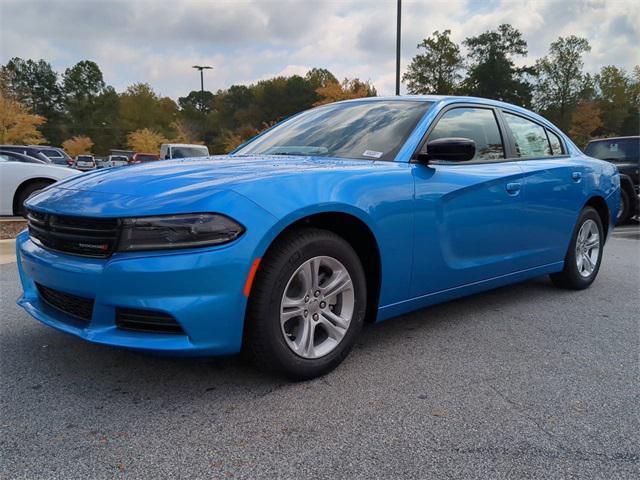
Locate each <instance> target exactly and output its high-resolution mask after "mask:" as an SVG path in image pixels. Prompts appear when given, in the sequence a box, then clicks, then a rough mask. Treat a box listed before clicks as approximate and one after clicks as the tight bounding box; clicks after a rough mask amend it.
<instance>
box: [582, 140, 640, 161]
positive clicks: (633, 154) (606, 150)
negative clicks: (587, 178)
mask: <svg viewBox="0 0 640 480" xmlns="http://www.w3.org/2000/svg"><path fill="white" fill-rule="evenodd" d="M639 145H640V139H638V138H618V139H613V138H612V139H611V140H598V141H597V142H591V143H589V145H587V150H586V152H585V153H586V154H587V155H589V156H590V157H595V158H599V159H601V160H608V161H610V162H632V161H636V162H637V161H638V156H639Z"/></svg>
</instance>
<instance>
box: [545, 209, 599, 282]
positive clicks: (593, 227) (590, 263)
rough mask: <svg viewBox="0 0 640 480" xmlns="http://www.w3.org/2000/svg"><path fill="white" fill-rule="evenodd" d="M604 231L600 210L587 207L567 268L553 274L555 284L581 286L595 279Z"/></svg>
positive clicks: (575, 231)
mask: <svg viewBox="0 0 640 480" xmlns="http://www.w3.org/2000/svg"><path fill="white" fill-rule="evenodd" d="M603 232H604V230H603V228H602V221H601V220H600V216H599V215H598V212H596V211H595V210H594V209H593V208H591V207H586V208H584V209H583V210H582V212H581V213H580V218H579V219H578V223H577V224H576V228H575V230H574V232H573V237H572V238H571V243H570V244H569V250H568V251H567V254H566V256H565V259H564V269H563V270H562V272H560V273H554V274H552V275H551V280H552V281H553V283H554V285H556V286H558V287H561V288H570V289H574V290H581V289H583V288H587V287H588V286H589V285H591V284H592V283H593V281H594V280H595V278H596V276H597V275H598V271H599V270H600V262H601V261H602V251H603V246H604V235H603Z"/></svg>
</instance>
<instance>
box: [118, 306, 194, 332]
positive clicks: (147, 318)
mask: <svg viewBox="0 0 640 480" xmlns="http://www.w3.org/2000/svg"><path fill="white" fill-rule="evenodd" d="M116 326H117V327H118V328H120V329H122V330H132V331H135V332H148V333H173V334H179V335H184V334H185V332H184V330H183V329H182V327H181V326H180V324H179V323H178V322H176V319H175V318H173V317H172V316H171V315H169V314H168V313H163V312H158V311H154V310H140V309H133V308H117V309H116Z"/></svg>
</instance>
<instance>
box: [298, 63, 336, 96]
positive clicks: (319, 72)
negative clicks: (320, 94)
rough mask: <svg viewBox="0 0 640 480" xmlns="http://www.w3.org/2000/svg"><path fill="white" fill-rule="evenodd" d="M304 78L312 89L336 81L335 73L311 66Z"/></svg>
mask: <svg viewBox="0 0 640 480" xmlns="http://www.w3.org/2000/svg"><path fill="white" fill-rule="evenodd" d="M304 79H305V80H306V81H307V82H308V83H309V86H310V87H311V88H312V89H313V90H314V91H316V90H317V89H318V88H320V87H326V86H327V85H328V84H330V83H338V79H337V78H336V77H335V75H334V74H333V73H331V72H330V71H329V70H327V69H326V68H312V69H311V70H309V71H308V72H307V73H306V75H305V76H304Z"/></svg>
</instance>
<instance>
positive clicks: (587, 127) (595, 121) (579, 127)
mask: <svg viewBox="0 0 640 480" xmlns="http://www.w3.org/2000/svg"><path fill="white" fill-rule="evenodd" d="M600 127H602V112H601V111H600V109H599V108H598V107H597V106H596V105H595V104H594V103H592V102H582V103H580V104H579V105H578V107H577V108H576V110H575V111H574V112H573V115H572V116H571V128H570V129H569V135H571V139H572V140H573V141H574V142H575V143H576V145H578V146H579V147H580V148H584V147H585V146H586V145H587V142H588V141H589V140H590V139H591V138H592V136H593V134H594V132H595V131H596V130H598V129H599V128H600Z"/></svg>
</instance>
